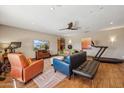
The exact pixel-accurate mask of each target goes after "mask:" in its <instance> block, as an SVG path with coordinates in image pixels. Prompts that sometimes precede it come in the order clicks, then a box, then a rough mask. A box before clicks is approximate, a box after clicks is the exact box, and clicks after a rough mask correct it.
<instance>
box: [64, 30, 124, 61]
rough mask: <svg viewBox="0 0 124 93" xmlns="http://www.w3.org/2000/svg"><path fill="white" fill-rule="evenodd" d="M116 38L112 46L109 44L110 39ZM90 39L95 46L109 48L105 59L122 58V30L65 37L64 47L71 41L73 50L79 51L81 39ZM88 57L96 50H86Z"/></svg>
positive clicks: (123, 38) (123, 50) (123, 47)
mask: <svg viewBox="0 0 124 93" xmlns="http://www.w3.org/2000/svg"><path fill="white" fill-rule="evenodd" d="M113 36H114V37H116V41H115V42H114V43H113V44H112V42H110V37H113ZM87 37H91V38H92V39H93V40H94V41H95V42H96V44H97V45H103V46H108V47H109V48H108V49H107V51H105V53H104V55H103V56H105V57H114V58H121V59H122V58H124V57H123V56H124V29H118V30H112V31H101V32H89V33H82V34H78V35H73V36H68V37H66V45H68V41H69V40H70V39H71V40H72V45H73V48H75V49H78V50H80V49H81V39H82V38H87ZM86 51H87V53H88V55H92V56H94V55H95V54H96V53H97V51H98V49H96V48H92V49H88V50H86Z"/></svg>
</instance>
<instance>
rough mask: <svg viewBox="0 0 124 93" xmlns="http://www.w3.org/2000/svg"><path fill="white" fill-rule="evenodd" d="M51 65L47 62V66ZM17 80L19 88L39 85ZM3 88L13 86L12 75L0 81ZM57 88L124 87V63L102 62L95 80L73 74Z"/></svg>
mask: <svg viewBox="0 0 124 93" xmlns="http://www.w3.org/2000/svg"><path fill="white" fill-rule="evenodd" d="M49 66H51V65H50V64H47V68H48V67H49ZM16 82H17V87H19V88H37V87H38V86H37V85H36V84H35V83H34V82H33V80H31V81H29V82H28V83H26V84H23V83H20V82H19V81H16ZM0 87H1V88H12V87H13V81H12V78H11V77H10V75H9V74H8V75H7V78H6V80H4V81H0ZM55 88H124V63H120V64H108V63H101V64H100V66H99V69H98V71H97V74H96V76H95V77H94V79H93V80H90V79H87V78H84V77H82V76H78V75H76V76H74V77H73V76H72V78H71V80H68V78H66V79H64V80H63V81H62V82H60V83H59V84H58V85H56V86H55Z"/></svg>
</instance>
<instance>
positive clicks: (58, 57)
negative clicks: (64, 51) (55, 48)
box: [50, 56, 64, 65]
mask: <svg viewBox="0 0 124 93" xmlns="http://www.w3.org/2000/svg"><path fill="white" fill-rule="evenodd" d="M54 58H56V59H59V60H63V59H64V56H54V57H51V58H50V62H51V65H53V59H54Z"/></svg>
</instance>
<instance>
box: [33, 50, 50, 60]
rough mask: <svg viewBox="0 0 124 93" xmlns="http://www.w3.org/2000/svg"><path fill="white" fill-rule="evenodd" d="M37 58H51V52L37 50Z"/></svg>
mask: <svg viewBox="0 0 124 93" xmlns="http://www.w3.org/2000/svg"><path fill="white" fill-rule="evenodd" d="M35 56H36V60H38V59H44V58H49V57H50V56H51V54H50V52H49V51H47V50H37V51H36V52H35Z"/></svg>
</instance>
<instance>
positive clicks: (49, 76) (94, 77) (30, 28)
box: [0, 5, 124, 88]
mask: <svg viewBox="0 0 124 93" xmlns="http://www.w3.org/2000/svg"><path fill="white" fill-rule="evenodd" d="M79 9H80V10H81V11H80V12H78V11H77V10H79ZM0 12H1V15H0V18H1V19H0V24H1V25H0V56H1V57H0V58H1V60H0V62H1V64H2V65H1V68H3V69H2V71H1V73H0V78H1V80H0V83H1V85H0V87H1V88H3V87H6V88H10V87H11V88H15V87H17V88H20V87H21V88H25V87H27V88H38V87H39V88H76V87H77V88H106V87H107V88H123V87H124V80H123V78H124V75H123V73H124V70H123V68H124V63H123V62H124V54H123V51H122V50H123V45H124V42H123V40H124V37H123V35H124V26H123V24H124V23H123V22H124V19H123V15H119V16H118V14H123V12H124V6H116V5H114V6H105V5H101V6H100V5H94V6H93V5H88V6H84V5H73V6H70V5H46V6H43V5H35V6H27V5H25V6H18V5H17V6H6V5H4V6H0ZM46 20H47V21H46ZM14 42H15V43H14ZM13 43H14V44H13ZM41 45H42V46H41ZM102 49H103V51H102ZM99 50H100V52H101V53H100V52H99ZM97 53H99V54H100V56H96V55H97ZM4 56H5V57H4ZM4 58H6V60H4ZM25 58H26V59H25ZM22 60H23V61H22ZM24 60H25V61H24ZM34 61H36V63H37V64H35V62H34ZM14 62H16V63H14ZM17 62H18V63H19V64H20V62H21V64H22V62H28V65H27V64H26V67H27V68H29V69H30V71H29V72H28V70H27V72H26V67H20V66H22V65H18V64H17ZM66 62H67V63H66ZM59 63H60V64H59ZM65 63H66V64H65ZM84 63H85V64H84ZM15 64H16V65H15ZM24 64H25V63H24ZM32 64H34V65H36V67H35V66H34V67H33V65H32ZM8 65H9V66H8ZM18 66H19V67H18ZM31 66H32V68H33V69H32V68H31ZM82 66H83V67H82ZM17 68H19V71H18V69H17ZM79 68H80V70H79ZM39 69H40V71H39ZM85 69H87V71H85ZM20 70H22V71H21V72H20ZM70 70H71V71H70ZM24 71H25V73H27V74H29V73H31V74H29V75H27V74H25V73H24ZM35 71H36V72H35ZM32 73H34V74H32ZM20 74H21V76H18V75H20ZM22 74H24V75H22ZM26 75H27V76H26ZM24 76H25V77H24ZM29 77H30V78H29ZM20 78H21V80H20Z"/></svg>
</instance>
